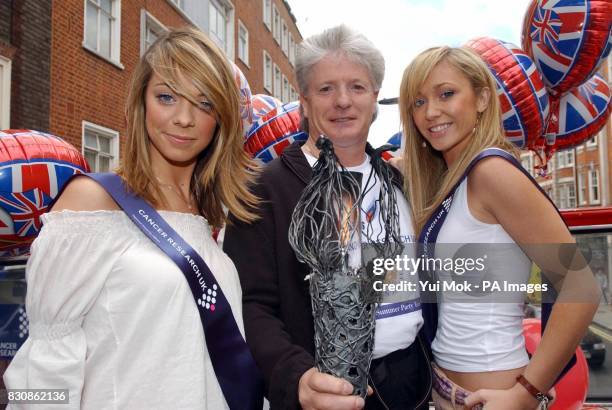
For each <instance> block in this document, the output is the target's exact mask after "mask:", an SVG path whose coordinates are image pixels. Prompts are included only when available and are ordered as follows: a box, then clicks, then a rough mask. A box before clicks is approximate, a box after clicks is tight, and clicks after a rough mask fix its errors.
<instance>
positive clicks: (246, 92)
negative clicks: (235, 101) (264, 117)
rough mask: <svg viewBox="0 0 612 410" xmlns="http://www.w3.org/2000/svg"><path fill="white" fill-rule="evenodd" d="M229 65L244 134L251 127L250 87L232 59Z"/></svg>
mask: <svg viewBox="0 0 612 410" xmlns="http://www.w3.org/2000/svg"><path fill="white" fill-rule="evenodd" d="M230 65H231V66H232V69H233V71H234V81H235V82H236V86H237V87H238V92H239V95H240V118H242V130H243V133H244V135H245V136H246V135H247V133H248V131H249V129H250V128H251V125H252V124H253V105H252V95H251V87H249V82H248V81H247V79H246V77H245V76H244V74H243V73H242V71H241V70H240V68H238V66H237V65H236V64H234V63H233V62H232V61H230Z"/></svg>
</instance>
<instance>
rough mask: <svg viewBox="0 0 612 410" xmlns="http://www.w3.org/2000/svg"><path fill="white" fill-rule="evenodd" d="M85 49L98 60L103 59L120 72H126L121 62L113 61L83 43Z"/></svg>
mask: <svg viewBox="0 0 612 410" xmlns="http://www.w3.org/2000/svg"><path fill="white" fill-rule="evenodd" d="M83 48H84V49H85V50H87V51H89V52H90V53H91V54H93V55H95V56H96V57H98V58H101V59H102V60H104V61H106V62H108V63H111V64H112V65H114V66H115V67H117V68H118V69H120V70H125V67H124V66H123V64H121V63H120V62H119V61H115V60H112V59H110V58H108V57H106V56H103V55H102V54H100V53H98V52H97V51H96V50H93V49H91V48H90V47H89V46H88V45H87V44H85V43H83Z"/></svg>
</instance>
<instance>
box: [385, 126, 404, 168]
mask: <svg viewBox="0 0 612 410" xmlns="http://www.w3.org/2000/svg"><path fill="white" fill-rule="evenodd" d="M403 140H404V137H403V134H402V132H401V131H400V132H396V133H395V134H393V135H392V136H391V138H389V139H388V140H387V142H386V143H385V144H388V145H394V146H396V147H397V149H396V150H395V151H390V150H389V151H385V152H383V153H382V157H383V159H384V160H385V161H389V160H390V159H391V158H394V157H401V156H402V155H403V153H402V149H403V146H404V144H403Z"/></svg>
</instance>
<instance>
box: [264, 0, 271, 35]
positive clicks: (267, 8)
mask: <svg viewBox="0 0 612 410" xmlns="http://www.w3.org/2000/svg"><path fill="white" fill-rule="evenodd" d="M263 22H264V24H265V25H266V27H267V28H268V30H270V31H272V0H263Z"/></svg>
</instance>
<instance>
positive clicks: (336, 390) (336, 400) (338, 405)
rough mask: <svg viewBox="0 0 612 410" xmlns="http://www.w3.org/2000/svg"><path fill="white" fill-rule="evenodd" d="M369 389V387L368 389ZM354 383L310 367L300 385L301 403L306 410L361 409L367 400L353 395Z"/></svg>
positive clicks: (301, 378)
mask: <svg viewBox="0 0 612 410" xmlns="http://www.w3.org/2000/svg"><path fill="white" fill-rule="evenodd" d="M368 390H369V389H368ZM352 393H353V385H352V384H351V383H349V382H348V381H346V380H344V379H340V378H338V377H334V376H332V375H329V374H325V373H321V372H320V371H318V370H317V369H316V368H314V367H313V368H311V369H308V370H307V371H306V372H305V373H304V374H303V375H302V377H300V382H299V386H298V396H299V400H300V405H301V406H302V408H303V409H304V410H328V409H329V410H359V409H363V407H364V406H365V401H364V400H363V399H362V398H361V397H359V396H353V395H352Z"/></svg>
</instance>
